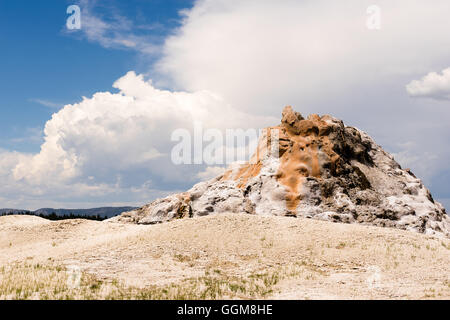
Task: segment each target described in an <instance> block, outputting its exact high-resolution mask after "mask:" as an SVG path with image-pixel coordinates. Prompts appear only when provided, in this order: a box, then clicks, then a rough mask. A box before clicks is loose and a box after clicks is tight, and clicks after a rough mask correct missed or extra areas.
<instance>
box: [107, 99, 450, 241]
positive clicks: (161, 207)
mask: <svg viewBox="0 0 450 320" xmlns="http://www.w3.org/2000/svg"><path fill="white" fill-rule="evenodd" d="M274 137H275V138H278V140H276V139H275V138H274ZM273 141H278V143H277V144H276V145H275V146H276V148H273V145H274V143H273ZM274 150H275V151H274ZM222 212H236V213H243V212H244V213H249V214H257V215H277V216H296V217H307V218H313V219H321V220H328V221H334V222H345V223H363V224H370V225H375V226H383V227H395V228H400V229H405V230H411V231H416V232H421V233H426V234H437V235H444V236H447V237H448V236H450V218H449V217H448V216H447V214H446V212H445V209H444V207H443V206H442V205H441V204H440V203H438V202H435V201H434V200H433V198H432V196H431V194H430V192H429V191H428V190H427V189H426V188H425V186H424V185H423V184H422V182H421V180H420V179H418V178H417V177H415V176H414V174H413V173H412V172H411V171H410V170H408V169H402V168H401V167H400V165H399V164H398V163H397V162H396V161H395V160H394V158H393V157H392V156H391V155H390V154H388V153H387V152H385V151H384V150H383V149H382V148H381V147H380V146H378V145H377V144H376V143H375V142H374V141H373V140H372V139H371V138H370V137H369V136H368V135H367V134H366V133H365V132H363V131H361V130H359V129H357V128H353V127H347V126H345V125H344V123H343V122H342V121H341V120H339V119H336V118H333V117H331V116H329V115H325V116H322V117H320V116H318V115H316V114H313V115H310V116H309V117H308V118H307V119H304V118H303V117H302V116H301V114H300V113H298V112H295V111H293V110H292V108H291V107H289V106H288V107H286V108H285V109H284V110H283V114H282V120H281V124H280V125H278V126H276V127H270V128H267V129H266V130H265V131H264V134H262V135H261V137H260V139H259V143H258V148H257V151H256V153H255V155H254V156H253V157H252V159H251V160H250V161H249V162H248V163H246V164H243V165H234V166H231V167H230V168H229V169H228V170H227V171H226V172H225V173H224V174H223V175H221V176H219V177H217V178H215V179H212V180H210V181H206V182H201V183H198V184H196V185H195V186H194V187H193V188H192V189H191V190H189V191H187V192H184V193H180V194H175V195H171V196H169V197H167V198H164V199H157V200H155V201H153V202H152V203H150V204H148V205H146V206H144V207H142V208H140V209H137V210H133V211H130V212H125V213H123V214H122V215H121V216H119V217H116V218H113V220H116V221H121V222H131V223H138V224H152V223H158V222H164V221H169V220H172V219H177V218H178V219H179V218H185V217H193V216H204V215H209V214H216V213H222Z"/></svg>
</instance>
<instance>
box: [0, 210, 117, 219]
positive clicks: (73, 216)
mask: <svg viewBox="0 0 450 320" xmlns="http://www.w3.org/2000/svg"><path fill="white" fill-rule="evenodd" d="M12 215H27V216H36V217H41V218H44V219H48V220H52V221H58V220H69V219H87V220H95V221H103V220H106V219H108V217H107V216H100V215H98V214H97V215H79V214H73V213H70V214H62V215H58V214H56V213H55V212H52V213H50V214H42V213H40V214H36V213H34V212H31V211H20V212H4V213H1V214H0V216H12Z"/></svg>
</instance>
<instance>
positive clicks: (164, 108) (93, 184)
mask: <svg viewBox="0 0 450 320" xmlns="http://www.w3.org/2000/svg"><path fill="white" fill-rule="evenodd" d="M114 87H115V88H116V89H118V90H119V92H118V93H111V92H98V93H96V94H94V95H93V96H92V97H91V98H83V101H81V102H80V103H77V104H73V105H66V106H64V108H62V109H61V110H60V111H58V112H56V113H55V114H53V116H52V118H51V119H50V120H49V121H48V122H47V123H46V125H45V129H44V142H43V144H42V145H41V150H40V152H39V153H37V154H22V153H18V152H6V151H3V152H1V153H0V161H1V167H0V168H1V169H0V178H2V181H3V182H4V183H3V185H1V186H0V192H1V191H2V189H3V190H4V191H5V192H6V189H8V190H9V192H13V191H14V190H15V191H16V192H17V191H18V190H21V194H22V196H23V197H25V198H27V196H29V197H36V196H37V197H41V198H42V199H45V198H46V197H47V198H48V199H54V197H55V195H56V194H57V193H58V192H59V191H60V190H67V189H68V188H73V189H74V190H71V191H70V192H69V193H68V194H67V198H68V199H69V198H73V197H74V196H75V195H76V194H79V196H80V197H81V196H82V195H83V194H84V195H86V194H90V195H91V196H92V195H94V194H96V195H97V196H99V197H101V196H108V195H111V194H114V195H117V192H119V191H121V192H122V194H121V195H120V198H121V199H124V198H125V199H126V198H127V194H128V195H130V194H131V195H133V194H134V196H132V197H131V198H132V199H135V198H136V196H137V195H136V194H140V195H141V196H142V198H141V201H148V200H149V199H148V198H145V199H144V197H148V193H149V191H154V192H156V191H158V190H160V191H164V190H173V189H175V188H177V187H178V186H185V185H190V184H193V183H194V182H196V181H197V179H198V177H197V176H196V171H199V170H201V168H193V167H191V166H175V165H174V164H172V162H171V159H170V151H171V148H172V147H173V146H174V144H175V142H172V141H171V133H172V132H173V131H174V130H175V129H178V128H185V129H187V130H192V128H193V124H194V122H200V123H202V125H203V127H204V128H205V129H206V128H217V129H221V130H224V129H227V128H249V127H252V126H255V128H259V127H262V126H265V125H268V124H271V123H273V119H271V118H269V117H258V116H250V115H248V114H246V113H244V112H241V111H239V110H236V109H234V108H233V107H232V106H230V105H229V104H227V103H226V102H225V101H224V100H223V99H222V98H220V97H219V96H218V95H216V94H213V93H211V92H208V91H198V92H192V93H189V92H171V91H166V90H159V89H156V88H155V87H154V86H153V85H152V83H151V81H146V80H145V79H144V77H143V76H142V75H136V74H135V73H134V72H129V73H128V74H126V75H125V76H124V77H122V78H120V79H118V80H117V81H116V82H115V83H114ZM24 203H26V201H25V200H24Z"/></svg>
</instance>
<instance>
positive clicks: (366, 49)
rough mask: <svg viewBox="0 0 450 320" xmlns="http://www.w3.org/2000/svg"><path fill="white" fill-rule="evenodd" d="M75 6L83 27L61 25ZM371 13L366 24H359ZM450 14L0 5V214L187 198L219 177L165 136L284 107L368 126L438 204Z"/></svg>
mask: <svg viewBox="0 0 450 320" xmlns="http://www.w3.org/2000/svg"><path fill="white" fill-rule="evenodd" d="M72 4H77V5H79V6H80V8H81V21H82V28H81V30H75V31H68V30H67V28H66V20H67V18H68V16H69V15H68V14H67V13H66V9H67V7H68V6H69V5H72ZM373 4H376V5H378V6H379V8H380V12H381V14H382V19H381V22H382V24H381V26H380V28H379V29H377V30H372V29H370V28H368V27H367V25H366V20H367V8H368V6H369V5H373ZM449 10H450V3H449V2H448V0H435V1H433V4H432V5H430V4H428V3H427V2H426V1H423V0H398V1H396V2H395V4H394V3H393V2H392V1H390V0H376V1H369V0H348V1H346V2H345V4H343V3H339V2H337V1H336V2H333V1H329V0H316V1H314V2H310V1H298V0H286V1H283V3H282V4H280V2H278V1H263V0H247V1H238V0H198V1H188V0H164V1H163V0H148V1H144V0H133V1H118V0H112V1H100V0H77V1H75V0H74V1H63V0H46V1H39V2H38V1H24V0H17V1H1V2H0V43H1V50H0V58H1V59H0V67H1V68H0V70H1V72H0V88H1V89H0V92H1V99H0V126H1V128H2V130H0V181H2V184H1V185H0V207H16V208H17V207H19V208H25V209H37V208H39V207H61V208H74V207H77V208H88V207H96V206H102V205H142V204H145V203H147V202H149V201H150V200H153V199H155V198H156V197H160V196H163V195H166V194H168V193H172V192H174V191H180V190H185V189H186V188H189V187H190V186H192V185H193V184H195V183H196V182H198V181H199V180H202V179H205V178H207V177H208V175H209V174H212V175H213V174H217V172H220V170H222V169H221V167H220V166H209V167H208V166H206V165H198V166H174V165H173V164H172V163H171V161H170V152H171V148H172V147H173V142H172V141H171V139H170V137H171V133H172V132H173V131H174V130H175V129H177V128H180V127H181V128H188V129H191V127H192V124H193V122H194V121H202V122H203V123H204V124H206V125H209V126H211V127H214V128H218V129H220V130H224V129H226V128H228V127H230V126H232V127H240V128H262V127H264V126H267V125H273V124H275V123H277V122H278V121H279V117H280V112H281V110H282V108H283V107H284V106H285V105H288V104H289V105H292V106H293V107H294V108H295V109H296V110H297V111H300V112H301V113H302V114H304V115H307V114H310V113H318V114H331V115H333V116H336V117H338V118H341V119H344V121H345V123H346V124H348V125H352V126H356V127H358V128H360V129H362V130H364V131H366V132H368V133H369V134H370V135H371V136H372V137H373V138H374V139H375V141H377V142H378V143H379V144H381V145H382V147H383V148H385V149H386V150H387V151H388V152H390V153H392V154H393V155H394V156H395V158H396V160H397V161H398V162H399V163H400V164H401V165H402V166H403V167H405V168H406V167H409V168H411V169H412V170H413V172H414V173H415V174H416V175H417V176H419V177H420V178H421V179H422V180H423V181H424V183H425V185H426V186H427V187H429V188H430V190H431V191H432V193H433V195H434V197H435V198H436V199H438V200H439V201H441V202H442V203H444V204H445V205H446V206H447V207H450V182H449V181H450V180H449V177H450V169H449V167H448V160H447V159H448V158H449V157H450V139H449V138H450V126H449V125H448V122H449V119H450V107H449V105H450V69H449V67H450V58H449V57H450V40H449V37H448V30H450V21H449V20H448V17H447V15H446V13H447V12H449ZM430 21H432V23H430ZM163 89H164V90H163ZM64 106H65V107H64ZM63 107H64V108H63ZM44 128H46V129H45V132H44Z"/></svg>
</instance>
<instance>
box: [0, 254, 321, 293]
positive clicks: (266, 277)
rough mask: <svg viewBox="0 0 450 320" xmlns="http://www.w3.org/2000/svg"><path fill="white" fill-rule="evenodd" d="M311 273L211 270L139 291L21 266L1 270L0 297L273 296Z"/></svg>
mask: <svg viewBox="0 0 450 320" xmlns="http://www.w3.org/2000/svg"><path fill="white" fill-rule="evenodd" d="M312 273H315V272H314V271H313V272H312ZM312 273H311V270H308V269H307V268H305V266H303V265H293V266H289V267H283V268H278V269H275V270H269V271H265V272H260V273H251V274H248V275H246V276H245V277H242V276H232V275H227V274H223V273H222V271H220V270H219V269H215V270H212V271H211V270H207V271H206V272H205V275H204V276H202V277H196V278H191V279H185V280H183V281H182V282H181V283H172V284H169V285H162V286H147V287H144V288H137V287H132V286H125V285H124V284H123V283H120V282H118V281H115V280H112V281H101V280H99V279H97V278H96V277H95V276H93V275H91V274H86V273H81V274H80V282H79V284H77V285H73V284H72V283H73V282H71V281H70V278H71V272H70V271H68V270H67V269H66V268H65V267H63V266H57V265H53V264H46V265H41V264H29V263H24V264H13V265H9V266H6V267H5V266H3V267H1V268H0V299H8V300H25V299H40V300H74V299H82V300H86V299H104V300H111V299H112V300H117V299H119V300H130V299H132V300H135V299H152V300H162V299H175V300H192V299H194V300H198V299H225V298H245V299H256V298H265V297H267V296H268V295H269V294H271V293H273V288H274V286H275V285H277V284H278V283H279V281H280V280H284V279H292V278H297V279H298V278H301V277H302V276H303V277H305V276H306V278H308V277H310V275H311V274H312Z"/></svg>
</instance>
